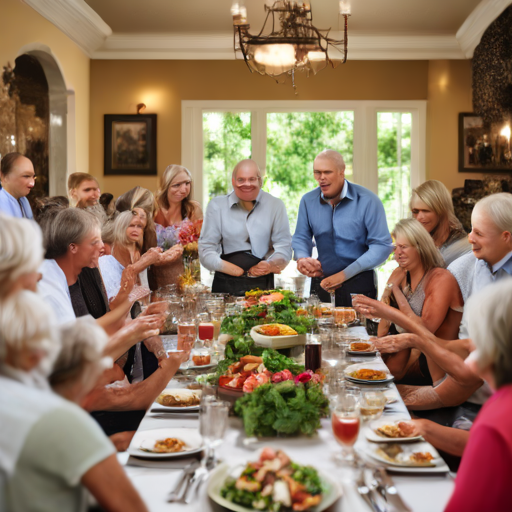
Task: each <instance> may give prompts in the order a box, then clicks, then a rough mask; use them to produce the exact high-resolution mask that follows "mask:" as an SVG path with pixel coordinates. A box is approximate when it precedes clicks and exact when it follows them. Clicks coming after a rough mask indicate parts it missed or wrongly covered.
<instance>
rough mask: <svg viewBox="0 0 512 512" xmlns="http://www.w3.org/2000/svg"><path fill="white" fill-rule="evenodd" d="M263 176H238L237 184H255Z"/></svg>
mask: <svg viewBox="0 0 512 512" xmlns="http://www.w3.org/2000/svg"><path fill="white" fill-rule="evenodd" d="M260 179H261V178H247V179H245V178H237V179H236V184H237V185H243V184H244V183H249V184H250V185H255V184H256V183H258V182H259V181H260Z"/></svg>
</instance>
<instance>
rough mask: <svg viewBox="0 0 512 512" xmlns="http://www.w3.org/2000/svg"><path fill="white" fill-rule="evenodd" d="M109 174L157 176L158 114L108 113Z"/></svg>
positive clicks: (106, 159)
mask: <svg viewBox="0 0 512 512" xmlns="http://www.w3.org/2000/svg"><path fill="white" fill-rule="evenodd" d="M104 141H105V147H104V168H103V173H104V175H105V176H121V175H131V176H134V175H140V176H156V175H157V169H156V114H134V115H121V114H105V119H104Z"/></svg>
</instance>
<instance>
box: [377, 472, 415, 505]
mask: <svg viewBox="0 0 512 512" xmlns="http://www.w3.org/2000/svg"><path fill="white" fill-rule="evenodd" d="M374 476H375V479H376V480H377V482H378V483H380V484H381V485H382V486H383V488H384V493H385V498H386V501H387V502H388V503H390V504H391V505H393V507H394V508H395V509H396V510H397V511H398V512H412V509H411V508H410V507H409V506H408V505H406V504H405V502H404V500H403V499H402V498H401V496H400V494H398V490H397V488H396V487H395V482H393V479H392V478H391V477H390V476H389V474H388V472H387V471H386V470H385V469H384V468H376V469H375V471H374Z"/></svg>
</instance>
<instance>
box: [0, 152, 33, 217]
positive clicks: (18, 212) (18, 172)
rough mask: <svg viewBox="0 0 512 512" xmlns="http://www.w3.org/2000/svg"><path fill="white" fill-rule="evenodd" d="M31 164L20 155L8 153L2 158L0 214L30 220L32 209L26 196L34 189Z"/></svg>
mask: <svg viewBox="0 0 512 512" xmlns="http://www.w3.org/2000/svg"><path fill="white" fill-rule="evenodd" d="M35 179H36V178H35V173H34V166H33V165H32V162H31V161H30V160H29V159H28V158H26V157H24V156H23V155H22V154H21V153H8V154H7V155H5V156H4V157H3V158H2V162H1V171H0V180H1V182H2V189H1V190H0V212H2V213H4V214H6V215H10V216H11V217H20V218H23V217H25V218H27V219H32V218H33V215H32V208H30V204H29V202H28V199H27V198H26V196H28V194H29V193H30V191H31V190H32V189H33V188H34V185H35Z"/></svg>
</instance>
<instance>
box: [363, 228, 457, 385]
mask: <svg viewBox="0 0 512 512" xmlns="http://www.w3.org/2000/svg"><path fill="white" fill-rule="evenodd" d="M392 234H393V236H394V238H395V247H396V249H395V260H396V261H397V263H398V268H397V269H395V271H394V272H393V273H392V274H391V277H390V278H389V280H388V284H387V285H386V289H385V291H384V293H383V295H382V299H381V300H382V301H383V302H386V303H388V304H389V301H390V299H394V300H395V301H396V305H397V306H398V308H399V309H400V310H401V311H403V312H404V313H405V314H407V315H408V316H411V317H420V318H421V321H422V323H423V325H424V326H425V327H426V328H427V329H428V330H429V331H430V332H432V333H435V334H436V336H438V337H439V338H442V339H446V340H452V339H456V338H457V334H458V330H459V324H460V320H461V318H462V308H463V301H462V295H461V293H460V289H459V285H458V284H457V281H456V280H455V278H454V277H453V276H452V274H451V273H450V272H448V271H447V270H446V269H444V268H442V267H443V266H444V262H443V259H442V257H441V255H440V253H439V251H438V250H437V248H436V246H435V245H434V241H433V240H432V238H431V237H430V236H429V234H428V232H427V231H426V230H425V229H424V228H423V227H422V225H421V224H420V223H419V222H418V221H417V220H415V219H402V220H401V221H400V222H398V224H397V225H396V226H395V229H394V231H393V233H392ZM361 300H362V301H364V297H361ZM390 327H391V324H390V323H389V322H388V321H386V320H383V321H381V322H380V323H379V330H378V335H379V337H380V336H385V335H387V334H388V333H389V329H390ZM397 329H398V330H400V327H398V328H397ZM402 332H403V331H402ZM418 356H419V353H413V354H411V351H410V350H408V351H407V350H406V351H402V352H400V353H398V354H394V355H393V356H390V358H389V360H388V361H387V364H388V366H390V369H391V370H392V372H393V375H395V377H397V378H401V377H403V376H404V375H405V373H406V372H407V371H408V370H409V368H410V367H411V365H412V364H413V363H415V362H416V361H417V360H418ZM421 374H422V375H423V376H424V377H426V379H427V381H428V379H429V372H428V366H427V365H426V361H425V360H424V358H422V364H421Z"/></svg>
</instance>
